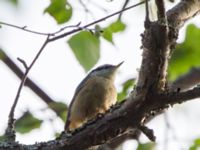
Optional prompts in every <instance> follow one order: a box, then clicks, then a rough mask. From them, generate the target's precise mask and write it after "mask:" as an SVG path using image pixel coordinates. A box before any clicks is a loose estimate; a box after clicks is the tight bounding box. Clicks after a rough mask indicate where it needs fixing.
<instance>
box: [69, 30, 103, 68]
mask: <svg viewBox="0 0 200 150" xmlns="http://www.w3.org/2000/svg"><path fill="white" fill-rule="evenodd" d="M68 43H69V46H70V47H71V49H72V51H73V53H74V55H75V56H76V58H77V60H78V61H79V63H80V64H81V65H82V67H83V68H84V69H85V71H88V70H90V69H91V68H92V67H93V66H94V65H95V64H96V63H97V61H98V60H99V57H100V41H99V39H98V38H97V37H96V36H94V35H93V34H92V33H90V32H88V31H81V32H79V33H78V34H76V35H74V36H72V37H71V38H70V39H69V40H68Z"/></svg>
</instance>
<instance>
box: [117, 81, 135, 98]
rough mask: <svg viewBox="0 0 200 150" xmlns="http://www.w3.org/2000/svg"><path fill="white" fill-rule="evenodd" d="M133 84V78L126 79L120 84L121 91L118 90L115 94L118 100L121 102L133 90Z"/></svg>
mask: <svg viewBox="0 0 200 150" xmlns="http://www.w3.org/2000/svg"><path fill="white" fill-rule="evenodd" d="M134 85H135V79H128V80H127V81H125V82H124V83H123V84H122V87H123V88H122V90H121V92H119V93H118V95H117V99H118V102H121V101H122V100H124V99H125V98H126V97H127V95H128V94H129V93H130V91H131V90H133V87H134Z"/></svg>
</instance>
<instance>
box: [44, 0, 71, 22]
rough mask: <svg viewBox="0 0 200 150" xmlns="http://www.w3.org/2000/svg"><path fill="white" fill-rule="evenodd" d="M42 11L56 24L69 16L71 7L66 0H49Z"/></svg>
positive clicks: (66, 19)
mask: <svg viewBox="0 0 200 150" xmlns="http://www.w3.org/2000/svg"><path fill="white" fill-rule="evenodd" d="M44 12H47V13H49V14H50V15H51V16H52V17H53V18H54V19H55V20H56V21H57V23H58V24H62V23H65V22H67V21H69V19H70V18H71V16H72V7H71V5H70V4H69V3H68V2H67V1H66V0H51V3H50V5H49V6H48V7H47V8H46V9H45V11H44Z"/></svg>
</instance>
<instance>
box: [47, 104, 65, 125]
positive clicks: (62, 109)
mask: <svg viewBox="0 0 200 150" xmlns="http://www.w3.org/2000/svg"><path fill="white" fill-rule="evenodd" d="M49 107H50V108H52V109H53V110H55V111H56V112H58V115H59V116H60V118H61V119H62V120H63V121H65V120H66V114H67V113H66V111H67V105H66V104H64V103H62V102H53V103H50V104H49Z"/></svg>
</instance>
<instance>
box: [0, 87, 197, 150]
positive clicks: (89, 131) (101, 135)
mask: <svg viewBox="0 0 200 150" xmlns="http://www.w3.org/2000/svg"><path fill="white" fill-rule="evenodd" d="M198 97H200V88H194V89H193V90H189V91H187V92H182V93H173V94H163V95H152V96H151V97H148V98H146V99H145V100H142V99H140V97H137V98H136V99H132V100H127V101H126V102H125V103H124V104H123V105H122V106H121V107H120V108H117V109H115V110H113V112H110V113H107V114H105V116H103V117H99V118H97V120H96V121H93V122H92V123H88V124H87V125H86V126H84V127H83V128H81V129H79V130H77V131H76V132H75V133H72V136H68V137H64V136H63V138H61V139H59V140H55V141H49V142H47V143H38V144H34V145H18V144H17V145H16V147H14V148H15V149H16V150H17V149H20V150H21V149H23V148H24V149H28V148H34V149H36V150H37V149H40V150H41V149H42V150H46V149H49V150H50V149H54V150H67V149H70V150H83V149H86V148H88V147H90V146H92V145H98V144H102V143H104V142H105V141H109V140H111V139H112V138H113V137H116V136H117V135H120V134H122V133H125V132H128V131H129V130H130V129H132V130H133V129H137V127H138V125H139V124H140V121H141V120H142V119H143V118H144V117H145V116H146V115H147V114H149V113H150V112H151V111H156V110H160V109H165V108H166V107H168V106H169V105H174V104H177V103H182V102H185V101H188V100H192V99H194V98H198ZM130 118H131V119H130ZM83 141H84V142H83ZM0 149H8V150H9V149H11V148H10V147H9V145H7V146H5V145H4V146H2V145H0Z"/></svg>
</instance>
